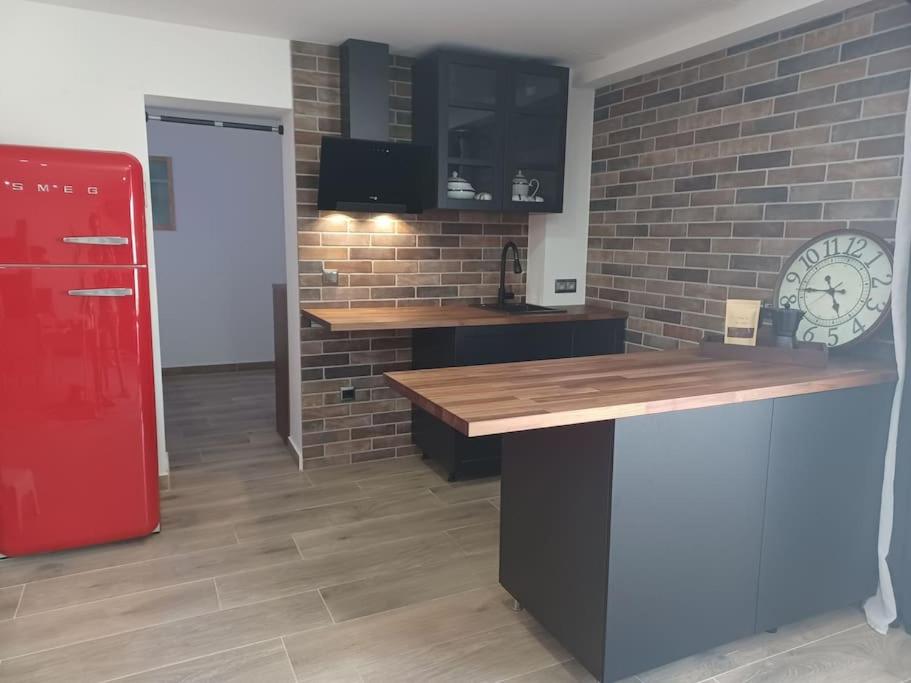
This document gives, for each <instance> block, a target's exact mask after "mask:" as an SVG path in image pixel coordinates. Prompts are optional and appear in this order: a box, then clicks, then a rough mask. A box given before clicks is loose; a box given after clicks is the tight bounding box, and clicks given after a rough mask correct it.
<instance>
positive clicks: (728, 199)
mask: <svg viewBox="0 0 911 683" xmlns="http://www.w3.org/2000/svg"><path fill="white" fill-rule="evenodd" d="M733 201H734V190H705V191H702V192H694V193H693V194H692V195H690V205H691V206H718V205H720V204H730V203H732V202H733Z"/></svg>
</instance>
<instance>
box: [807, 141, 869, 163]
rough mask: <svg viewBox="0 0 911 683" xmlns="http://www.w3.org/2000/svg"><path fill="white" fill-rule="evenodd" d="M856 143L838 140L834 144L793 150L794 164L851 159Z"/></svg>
mask: <svg viewBox="0 0 911 683" xmlns="http://www.w3.org/2000/svg"><path fill="white" fill-rule="evenodd" d="M856 146H857V143H855V142H839V143H837V144H834V145H819V146H818V147H807V148H806V149H797V150H794V159H793V161H794V163H795V164H818V163H825V162H830V161H845V160H846V159H853V158H854V154H855V150H856Z"/></svg>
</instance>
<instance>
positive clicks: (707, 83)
mask: <svg viewBox="0 0 911 683" xmlns="http://www.w3.org/2000/svg"><path fill="white" fill-rule="evenodd" d="M721 90H724V77H723V76H717V77H715V78H709V79H707V80H704V81H698V82H696V83H691V84H690V85H687V86H685V87H683V88H682V89H681V97H682V98H683V99H684V100H688V99H691V98H693V97H702V96H703V95H711V94H712V93H716V92H719V91H721Z"/></svg>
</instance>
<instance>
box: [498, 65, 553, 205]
mask: <svg viewBox="0 0 911 683" xmlns="http://www.w3.org/2000/svg"><path fill="white" fill-rule="evenodd" d="M567 91H568V73H567V71H566V70H565V69H562V68H560V67H553V66H549V65H535V64H523V65H518V66H516V67H515V68H514V69H513V70H512V72H511V76H510V79H509V93H510V102H509V119H508V126H507V127H508V131H507V143H506V146H507V150H506V167H505V169H504V175H505V176H506V177H505V181H504V182H505V190H504V191H505V192H506V193H508V201H507V202H505V203H506V205H507V206H509V207H510V208H513V209H521V210H524V211H529V212H548V211H560V210H562V206H563V165H564V158H563V156H564V150H565V146H566V97H567Z"/></svg>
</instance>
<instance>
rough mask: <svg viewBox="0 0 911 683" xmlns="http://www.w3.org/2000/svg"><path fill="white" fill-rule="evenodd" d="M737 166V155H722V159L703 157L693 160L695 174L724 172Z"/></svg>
mask: <svg viewBox="0 0 911 683" xmlns="http://www.w3.org/2000/svg"><path fill="white" fill-rule="evenodd" d="M736 168H737V157H722V158H720V159H703V160H701V161H694V162H693V175H708V174H711V173H724V172H726V171H733V170H734V169H736Z"/></svg>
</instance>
